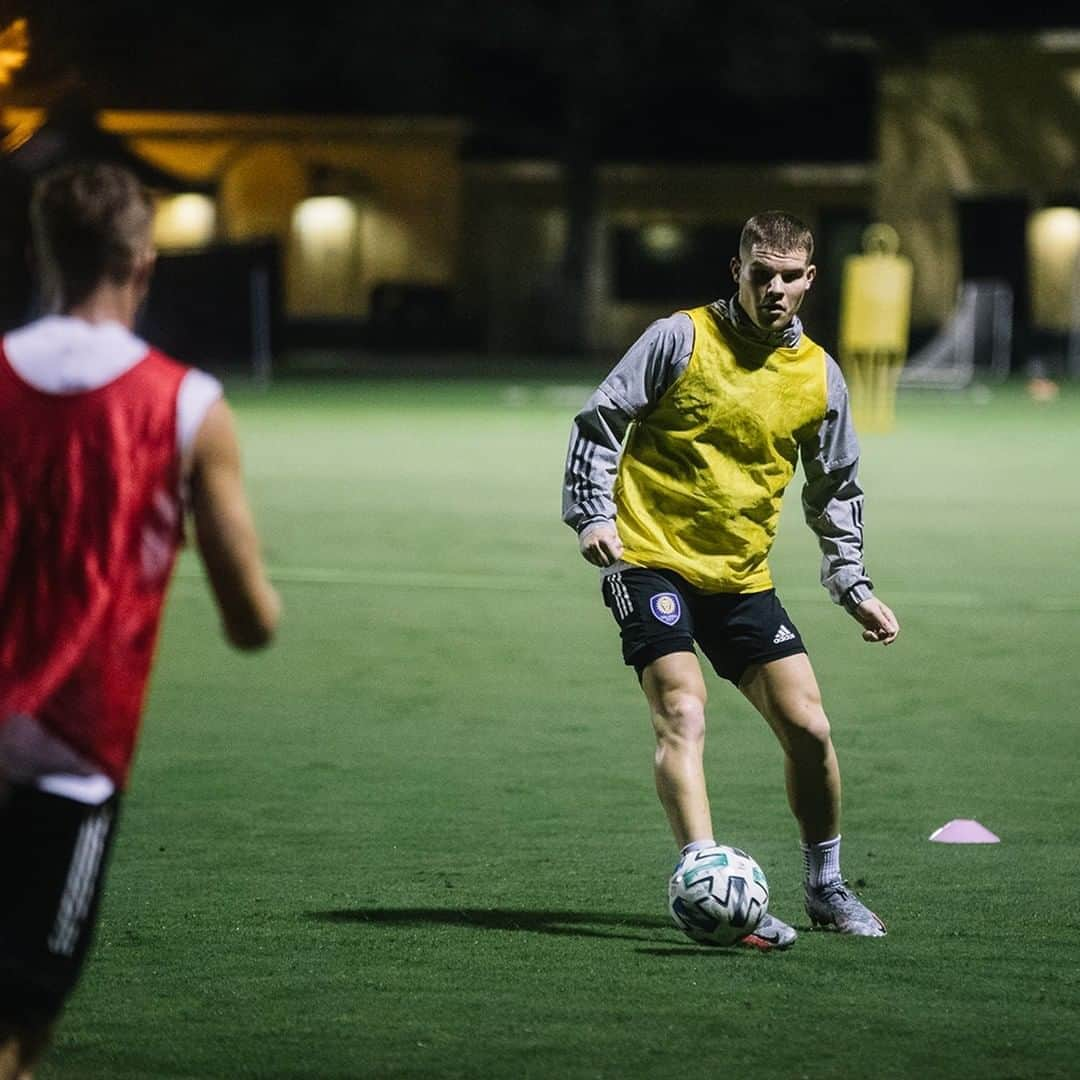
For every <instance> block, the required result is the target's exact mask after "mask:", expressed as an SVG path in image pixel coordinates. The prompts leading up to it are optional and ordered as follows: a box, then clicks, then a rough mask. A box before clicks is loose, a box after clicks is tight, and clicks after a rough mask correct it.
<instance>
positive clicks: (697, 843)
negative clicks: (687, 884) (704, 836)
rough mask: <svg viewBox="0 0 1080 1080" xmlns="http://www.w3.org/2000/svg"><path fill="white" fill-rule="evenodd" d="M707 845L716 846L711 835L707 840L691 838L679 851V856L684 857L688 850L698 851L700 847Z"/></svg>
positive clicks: (688, 852)
mask: <svg viewBox="0 0 1080 1080" xmlns="http://www.w3.org/2000/svg"><path fill="white" fill-rule="evenodd" d="M707 847H716V841H715V840H714V839H713V838H712V837H711V836H710V837H709V839H708V840H691V841H690V843H689V844H687V845H686V847H684V848H683V849H682V851H680V852H679V858H680V859H685V858H686V856H687V855H689V854H690V852H692V851H700V850H701V849H702V848H707Z"/></svg>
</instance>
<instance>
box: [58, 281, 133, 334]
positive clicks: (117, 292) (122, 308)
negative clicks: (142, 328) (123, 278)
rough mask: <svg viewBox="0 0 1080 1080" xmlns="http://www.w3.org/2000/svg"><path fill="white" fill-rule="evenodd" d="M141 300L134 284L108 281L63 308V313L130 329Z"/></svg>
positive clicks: (91, 321) (94, 322)
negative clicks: (112, 323) (116, 283)
mask: <svg viewBox="0 0 1080 1080" xmlns="http://www.w3.org/2000/svg"><path fill="white" fill-rule="evenodd" d="M141 302H142V297H141V296H140V295H139V294H138V292H137V291H136V289H135V287H134V285H132V284H123V285H115V284H112V283H108V284H105V285H99V286H98V287H97V288H96V289H95V290H94V291H93V292H92V293H90V295H89V296H87V297H86V298H85V299H83V300H81V301H80V302H79V303H77V304H72V305H71V306H70V307H67V308H65V309H64V312H63V313H64V314H65V315H71V316H73V317H75V318H77V319H82V320H84V321H85V322H88V323H92V324H97V323H106V322H116V323H120V325H121V326H126V327H127V328H128V329H129V330H132V329H134V327H135V316H136V315H137V314H138V311H139V304H140V303H141Z"/></svg>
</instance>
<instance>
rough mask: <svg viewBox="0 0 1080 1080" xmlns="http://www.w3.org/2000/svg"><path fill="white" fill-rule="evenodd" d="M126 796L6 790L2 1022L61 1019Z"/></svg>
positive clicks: (2, 806) (1, 827) (1, 850)
mask: <svg viewBox="0 0 1080 1080" xmlns="http://www.w3.org/2000/svg"><path fill="white" fill-rule="evenodd" d="M117 808H118V797H117V796H116V795H113V796H112V798H110V799H108V800H107V801H106V802H104V803H103V804H101V805H100V806H87V805H85V804H84V803H79V802H75V801H74V800H72V799H65V798H61V797H60V796H58V795H51V794H48V793H47V792H44V791H39V790H38V789H37V788H33V787H23V786H21V785H16V786H13V787H10V788H8V790H7V794H6V795H4V794H3V793H2V792H0V867H3V872H4V882H3V887H2V888H0V1019H2V1020H4V1021H7V1022H9V1023H17V1024H26V1025H36V1024H44V1023H48V1022H49V1021H51V1020H53V1019H54V1018H55V1017H56V1016H57V1015H58V1014H59V1012H60V1010H61V1009H62V1008H63V1005H64V1002H65V1000H66V999H67V997H68V995H69V994H70V993H71V991H72V990H73V989H74V987H75V983H76V982H77V981H78V978H79V973H80V971H81V970H82V965H83V961H84V960H85V958H86V952H87V949H88V948H89V945H90V940H91V937H92V936H93V931H94V925H95V923H96V920H97V911H98V903H99V900H100V898H101V887H102V881H103V878H104V869H105V864H106V860H107V858H108V854H109V849H110V847H111V843H112V837H113V832H114V829H115V825H116V812H117Z"/></svg>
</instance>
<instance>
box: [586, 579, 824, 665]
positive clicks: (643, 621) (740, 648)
mask: <svg viewBox="0 0 1080 1080" xmlns="http://www.w3.org/2000/svg"><path fill="white" fill-rule="evenodd" d="M602 590H603V595H604V603H605V604H607V606H608V607H609V608H611V613H612V614H613V615H614V616H615V621H616V622H617V623H618V624H619V632H620V634H621V636H622V652H623V660H625V661H626V663H627V664H628V665H630V666H631V667H633V668H635V669H636V671H637V673H638V677H639V678H640V676H641V673H642V671H643V670H644V669H645V668H646V667H647V666H648V665H649V664H651V663H652V662H653V661H654V660H657V659H659V658H660V657H661V656H666V655H667V654H668V653H674V652H693V651H694V642H697V644H698V645H699V646H700V647H701V651H702V652H703V653H704V654H705V655H706V656H707V657H708V658H709V662H710V663H711V664H712V666H713V670H714V671H715V672H716V674H717V675H719V676H720V677H721V678H724V679H728V680H730V681H731V682H733V683H734V684H735V685H736V686H738V685H739V681H740V680H741V679H742V677H743V675H744V673H745V672H746V669H747V668H748V667H750V666H751V665H752V664H762V663H765V662H767V661H769V660H780V659H782V658H783V657H785V656H794V655H795V654H796V653H804V652H806V646H805V645H803V640H802V637H801V635H800V634H799V631H798V628H797V627H796V626H795V624H794V623H793V622H792V621H791V618H790V616H789V615H788V613H787V612H786V611H785V610H784V608H783V606H782V605H781V603H780V601H779V600H778V599H777V596H776V591H775V590H774V589H768V590H766V591H765V592H755V593H706V592H702V591H701V590H700V589H697V588H695V587H694V586H693V585H691V584H690V583H689V582H688V581H686V580H685V579H684V578H682V577H680V576H679V575H678V574H676V573H675V572H674V571H673V570H646V569H644V568H640V567H636V566H635V567H630V568H628V569H626V570H619V571H617V572H616V573H613V574H608V575H606V576H605V577H604V579H603V585H602Z"/></svg>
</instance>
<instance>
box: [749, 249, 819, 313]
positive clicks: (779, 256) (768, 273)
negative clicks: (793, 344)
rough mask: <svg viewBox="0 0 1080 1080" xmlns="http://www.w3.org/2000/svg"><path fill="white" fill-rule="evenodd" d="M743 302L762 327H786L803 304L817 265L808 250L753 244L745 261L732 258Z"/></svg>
mask: <svg viewBox="0 0 1080 1080" xmlns="http://www.w3.org/2000/svg"><path fill="white" fill-rule="evenodd" d="M731 272H732V274H733V276H734V278H735V282H736V284H737V285H738V287H739V304H740V305H741V306H742V309H743V311H745V312H746V314H747V315H749V316H750V318H751V319H752V320H753V323H754V325H755V326H757V327H758V328H759V329H761V330H773V331H776V330H783V329H785V327H787V326H788V324H789V323H790V322H791V320H792V319H794V318H795V314H796V312H798V310H799V308H800V307H802V302H803V300H804V299H805V297H806V294H807V292H809V290H810V286H811V285H812V284H813V281H814V274H815V273H816V272H817V268H816V267H815V266H814V265H813V263H811V262H810V261H809V257H808V256H807V254H806V252H805V251H787V252H784V251H771V250H769V249H768V248H764V247H757V246H755V247H752V248H751V249H750V253H749V257H748V258H746V259H745V260H744V259H742V258H734V259H732V260H731Z"/></svg>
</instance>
